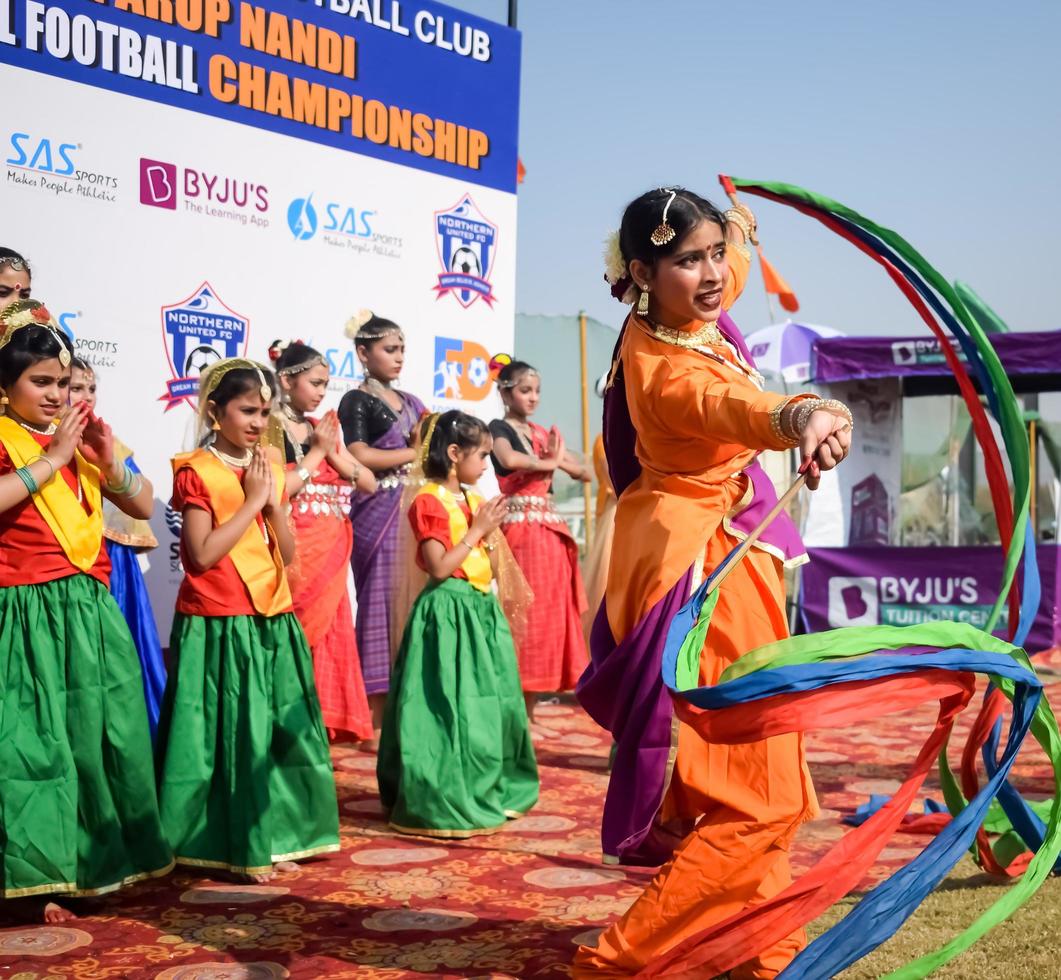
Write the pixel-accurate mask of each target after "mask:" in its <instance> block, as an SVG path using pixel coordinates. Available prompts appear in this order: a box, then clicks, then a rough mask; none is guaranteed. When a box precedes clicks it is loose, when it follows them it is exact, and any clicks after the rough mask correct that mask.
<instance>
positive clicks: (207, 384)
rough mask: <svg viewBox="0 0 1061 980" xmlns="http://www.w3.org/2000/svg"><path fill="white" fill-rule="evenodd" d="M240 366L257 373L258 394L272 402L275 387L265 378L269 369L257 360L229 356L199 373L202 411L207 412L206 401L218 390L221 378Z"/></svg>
mask: <svg viewBox="0 0 1061 980" xmlns="http://www.w3.org/2000/svg"><path fill="white" fill-rule="evenodd" d="M239 368H243V369H244V370H247V371H254V372H256V373H257V375H258V382H259V386H258V394H259V395H261V396H262V401H264V402H267V403H268V402H272V400H273V389H272V388H270V387H269V382H268V381H266V380H265V372H266V370H268V369H267V368H264V367H263V366H262V365H261V364H259V363H258V362H257V361H251V360H248V359H247V358H245V357H227V358H225V359H224V360H221V361H217V362H215V363H214V364H211V365H210V367H208V368H207V369H206V370H205V371H204V372H203V373H202V374H200V375H199V409H200V411H204V412H205V410H206V403H207V402H208V401H209V400H210V396H211V395H212V394H213V393H214V392H215V391H217V386H218V385H219V384H221V379H222V378H224V376H225V375H226V374H228V372H229V371H235V370H237V369H239Z"/></svg>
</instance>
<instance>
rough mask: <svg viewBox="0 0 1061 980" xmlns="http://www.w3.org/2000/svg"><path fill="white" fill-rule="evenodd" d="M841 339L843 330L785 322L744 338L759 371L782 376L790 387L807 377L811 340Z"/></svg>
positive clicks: (811, 324) (764, 328)
mask: <svg viewBox="0 0 1061 980" xmlns="http://www.w3.org/2000/svg"><path fill="white" fill-rule="evenodd" d="M841 336H843V331H841V330H834V329H833V328H832V327H820V326H818V325H816V324H814V323H796V321H795V320H786V321H785V322H784V323H774V324H771V325H770V326H769V327H763V329H762V330H756V331H755V333H753V334H749V335H748V336H747V337H745V338H744V339H745V341H746V342H747V344H748V347H749V348H750V350H751V352H752V357H753V358H755V366H756V367H757V368H758V369H759V370H760V371H762V372H763V373H764V374H773V375H775V376H778V377H781V378H782V379H784V381H786V382H787V383H789V384H799V383H801V382H803V381H806V380H807V379H808V378H809V377H810V355H811V347H813V346H814V341H815V340H816V339H817V338H818V337H841Z"/></svg>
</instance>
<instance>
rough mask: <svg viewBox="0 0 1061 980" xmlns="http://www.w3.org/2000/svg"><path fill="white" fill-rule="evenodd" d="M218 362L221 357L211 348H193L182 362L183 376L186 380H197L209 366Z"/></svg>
mask: <svg viewBox="0 0 1061 980" xmlns="http://www.w3.org/2000/svg"><path fill="white" fill-rule="evenodd" d="M220 360H221V355H220V354H219V353H218V352H217V351H216V350H215V349H214V348H213V347H209V346H203V347H195V348H193V349H192V351H191V353H190V354H188V356H187V357H186V358H185V360H184V376H185V377H186V378H197V377H198V376H199V375H200V374H202V373H203V372H204V371H205V370H206V369H207V368H208V367H210V365H211V364H213V363H214V362H215V361H220Z"/></svg>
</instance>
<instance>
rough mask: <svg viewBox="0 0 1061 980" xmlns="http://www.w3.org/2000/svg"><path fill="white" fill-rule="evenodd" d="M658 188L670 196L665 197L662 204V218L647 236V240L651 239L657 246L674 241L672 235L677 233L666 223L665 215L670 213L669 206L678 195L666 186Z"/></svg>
mask: <svg viewBox="0 0 1061 980" xmlns="http://www.w3.org/2000/svg"><path fill="white" fill-rule="evenodd" d="M660 190H661V191H662V192H663V193H664V194H667V193H670V197H668V198H667V203H666V204H664V205H663V220H662V221H660V223H659V224H658V225H656V230H655V231H653V232H652V234H651V235H650V236H649V241H651V242H652V244H653V245H655V246H656V247H657V248H659V247H660V246H662V245H666V244H668V243H669V242H672V241H674V236H675V235H677V234H678V233H677V232H676V231H675V230H674V229H673V228H672V227H671V226H670V225H669V224H668V223H667V215H668V214H669V213H670V206H671V205H672V204H673V203H674V199H675V198H676V197H677V196H678V192H677V191H672V190H670V189H669V188H667V187H661V188H660Z"/></svg>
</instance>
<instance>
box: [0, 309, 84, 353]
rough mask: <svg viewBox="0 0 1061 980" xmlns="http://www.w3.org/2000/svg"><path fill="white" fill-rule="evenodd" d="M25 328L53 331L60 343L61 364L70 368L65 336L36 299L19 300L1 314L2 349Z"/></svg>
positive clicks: (0, 342)
mask: <svg viewBox="0 0 1061 980" xmlns="http://www.w3.org/2000/svg"><path fill="white" fill-rule="evenodd" d="M23 327H44V329H45V330H49V331H51V333H52V334H54V335H55V339H56V340H57V341H58V343H59V363H60V364H61V365H62V366H63V367H64V368H65V367H70V360H71V358H70V351H69V349H68V348H67V346H66V344H65V343H63V340H64V336H65V335H64V334H63V332H62V330H61V328H60V327H59V324H58V323H56V322H55V318H54V317H53V316H52V315H51V312H50V311H49V310H48V307H46V306H45V305H44V304H43V303H41V302H39V301H37V300H35V299H22V300H18V301H17V302H15V303H12V304H11V305H10V306H7V307H5V308H4V310H3V311H2V312H0V331H2V332H0V348H2V347H6V346H7V344H8V343H10V341H11V338H12V337H13V336H14V335H15V333H16V332H17V331H19V330H21V329H22V328H23Z"/></svg>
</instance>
